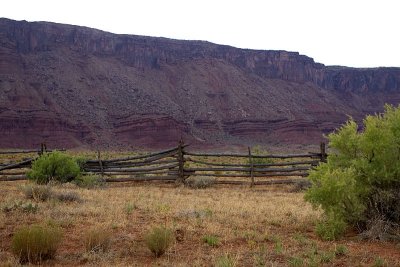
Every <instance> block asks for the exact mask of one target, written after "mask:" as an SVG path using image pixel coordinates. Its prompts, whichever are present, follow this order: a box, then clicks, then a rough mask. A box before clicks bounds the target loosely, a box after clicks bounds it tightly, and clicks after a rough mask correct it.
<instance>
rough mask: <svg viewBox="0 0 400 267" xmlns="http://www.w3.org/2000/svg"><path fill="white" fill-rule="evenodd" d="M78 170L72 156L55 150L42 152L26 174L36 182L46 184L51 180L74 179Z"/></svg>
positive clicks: (65, 180)
mask: <svg viewBox="0 0 400 267" xmlns="http://www.w3.org/2000/svg"><path fill="white" fill-rule="evenodd" d="M80 171H81V170H80V167H79V165H78V163H77V162H76V160H75V159H74V158H73V157H70V156H68V155H66V154H65V153H62V152H59V151H55V152H51V153H44V154H43V155H42V156H41V157H39V158H38V159H36V160H35V161H34V162H33V164H32V169H31V170H30V171H29V172H28V174H27V176H28V178H29V179H31V180H33V181H35V182H37V183H38V184H47V183H49V182H50V181H53V180H54V181H58V182H61V183H66V182H70V181H72V180H73V179H75V178H76V177H77V176H78V175H79V174H80Z"/></svg>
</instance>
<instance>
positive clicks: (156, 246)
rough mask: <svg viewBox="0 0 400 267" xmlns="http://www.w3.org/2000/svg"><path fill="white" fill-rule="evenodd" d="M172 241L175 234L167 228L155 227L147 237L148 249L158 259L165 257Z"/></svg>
mask: <svg viewBox="0 0 400 267" xmlns="http://www.w3.org/2000/svg"><path fill="white" fill-rule="evenodd" d="M172 241H173V233H172V231H171V230H170V229H167V228H165V227H155V228H153V229H151V230H150V232H148V233H147V234H146V236H145V242H146V245H147V247H148V248H149V249H150V251H151V252H153V254H154V256H156V257H160V256H161V255H163V254H164V253H165V252H166V251H167V249H168V248H169V247H170V245H171V243H172Z"/></svg>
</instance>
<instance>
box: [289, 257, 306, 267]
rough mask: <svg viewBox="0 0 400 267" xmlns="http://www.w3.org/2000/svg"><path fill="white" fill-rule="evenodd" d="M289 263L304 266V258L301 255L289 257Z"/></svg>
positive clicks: (293, 265)
mask: <svg viewBox="0 0 400 267" xmlns="http://www.w3.org/2000/svg"><path fill="white" fill-rule="evenodd" d="M288 264H289V266H292V267H297V266H304V260H303V259H302V258H300V257H290V258H289V259H288Z"/></svg>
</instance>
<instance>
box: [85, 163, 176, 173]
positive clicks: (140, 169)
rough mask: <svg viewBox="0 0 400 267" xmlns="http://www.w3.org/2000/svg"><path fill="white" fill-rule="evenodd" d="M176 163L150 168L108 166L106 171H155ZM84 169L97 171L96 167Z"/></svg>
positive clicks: (169, 167) (174, 165)
mask: <svg viewBox="0 0 400 267" xmlns="http://www.w3.org/2000/svg"><path fill="white" fill-rule="evenodd" d="M178 166H179V164H178V163H174V164H167V165H162V166H157V167H152V168H109V169H107V171H108V172H150V171H157V170H168V169H172V168H175V167H178ZM85 171H88V172H96V171H99V170H98V169H89V168H87V169H85Z"/></svg>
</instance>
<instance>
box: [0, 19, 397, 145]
mask: <svg viewBox="0 0 400 267" xmlns="http://www.w3.org/2000/svg"><path fill="white" fill-rule="evenodd" d="M0 92H1V95H0V129H1V132H2V138H1V139H0V147H32V146H37V145H38V144H39V143H41V142H46V143H48V144H49V146H53V147H54V146H56V147H60V146H62V147H67V148H69V147H81V146H87V147H91V148H93V147H106V148H107V147H109V146H111V147H124V148H126V147H127V146H128V147H129V146H134V147H137V146H144V147H147V148H148V147H154V148H155V147H161V146H169V145H172V144H175V143H176V142H177V140H178V139H180V138H181V137H183V138H185V139H187V140H188V141H191V142H193V143H196V144H199V145H201V144H211V143H214V144H244V145H249V144H250V145H251V144H255V143H289V144H294V143H305V144H309V143H313V142H314V143H315V142H318V141H320V140H322V134H323V133H328V132H330V131H332V130H333V129H334V128H335V127H338V126H339V125H340V124H341V123H343V122H344V121H345V120H346V119H347V117H348V116H353V117H354V118H356V119H361V118H362V117H363V116H364V115H365V114H371V113H374V112H380V111H382V110H383V105H384V104H385V103H390V104H395V105H397V104H399V103H400V69H399V68H371V69H356V68H348V67H341V66H325V65H323V64H320V63H316V62H314V60H313V59H312V58H309V57H307V56H303V55H300V54H299V53H296V52H287V51H263V50H248V49H238V48H234V47H230V46H223V45H217V44H213V43H209V42H204V41H180V40H172V39H167V38H155V37H145V36H135V35H117V34H112V33H107V32H103V31H100V30H95V29H90V28H86V27H78V26H72V25H63V24H56V23H49V22H26V21H13V20H9V19H4V18H3V19H0Z"/></svg>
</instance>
